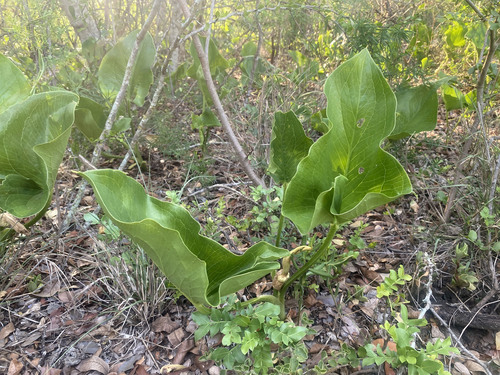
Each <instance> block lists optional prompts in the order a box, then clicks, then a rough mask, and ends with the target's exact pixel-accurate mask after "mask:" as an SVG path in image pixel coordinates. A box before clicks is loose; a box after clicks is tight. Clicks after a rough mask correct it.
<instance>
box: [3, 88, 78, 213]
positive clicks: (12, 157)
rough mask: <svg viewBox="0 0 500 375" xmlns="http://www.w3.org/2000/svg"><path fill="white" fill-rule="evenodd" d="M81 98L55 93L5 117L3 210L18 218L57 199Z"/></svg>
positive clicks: (13, 109) (33, 98)
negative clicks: (56, 188)
mask: <svg viewBox="0 0 500 375" xmlns="http://www.w3.org/2000/svg"><path fill="white" fill-rule="evenodd" d="M77 102H78V96H76V95H75V94H72V93H69V92H65V91H52V92H46V93H42V94H37V95H33V96H31V97H29V98H28V99H26V100H25V101H24V102H21V103H19V104H17V105H14V106H11V107H10V108H9V109H7V110H6V111H5V112H3V113H2V114H0V208H1V209H3V210H5V211H8V212H10V213H11V214H13V215H15V216H17V217H27V216H31V215H34V214H36V213H38V212H40V211H41V210H42V209H43V208H44V207H45V206H46V204H47V203H48V202H49V201H50V199H51V197H52V189H53V186H54V182H55V179H56V175H57V170H58V168H59V164H60V163H61V161H62V158H63V154H64V151H65V150H66V145H67V142H68V138H69V135H70V132H71V124H73V119H74V110H75V107H76V103H77Z"/></svg>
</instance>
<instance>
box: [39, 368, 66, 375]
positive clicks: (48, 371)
mask: <svg viewBox="0 0 500 375" xmlns="http://www.w3.org/2000/svg"><path fill="white" fill-rule="evenodd" d="M61 371H62V370H61V369H56V368H52V367H50V368H49V367H45V368H44V369H43V370H42V375H61Z"/></svg>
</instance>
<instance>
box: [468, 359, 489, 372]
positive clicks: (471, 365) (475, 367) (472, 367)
mask: <svg viewBox="0 0 500 375" xmlns="http://www.w3.org/2000/svg"><path fill="white" fill-rule="evenodd" d="M465 366H466V367H467V368H468V369H469V371H470V372H472V373H483V374H485V373H486V371H485V370H484V368H483V366H481V365H480V364H479V363H477V362H474V361H471V360H468V361H467V362H465Z"/></svg>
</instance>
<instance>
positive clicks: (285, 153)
mask: <svg viewBox="0 0 500 375" xmlns="http://www.w3.org/2000/svg"><path fill="white" fill-rule="evenodd" d="M312 143H313V142H312V140H311V139H310V138H308V137H307V136H306V134H305V133H304V129H303V128H302V124H301V123H300V121H299V119H298V118H297V116H295V113H293V112H292V111H290V112H287V113H283V112H276V113H275V114H274V125H273V130H272V135H271V160H270V162H269V169H268V170H269V174H270V175H271V176H272V177H273V179H274V181H276V182H277V183H279V184H283V183H285V182H289V181H290V180H291V179H292V177H293V175H294V174H295V172H296V171H297V165H298V164H299V162H300V161H301V160H302V159H303V158H305V157H306V156H307V152H308V151H309V148H310V147H311V145H312Z"/></svg>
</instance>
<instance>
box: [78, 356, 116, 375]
mask: <svg viewBox="0 0 500 375" xmlns="http://www.w3.org/2000/svg"><path fill="white" fill-rule="evenodd" d="M76 368H77V370H78V371H81V372H87V371H97V372H99V373H101V374H104V375H107V374H108V373H109V365H108V364H107V363H106V362H105V361H104V360H103V359H101V358H99V357H97V356H95V355H94V356H92V357H90V358H89V359H86V360H85V361H83V362H82V363H80V364H79V365H78V366H77V367H76Z"/></svg>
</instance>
